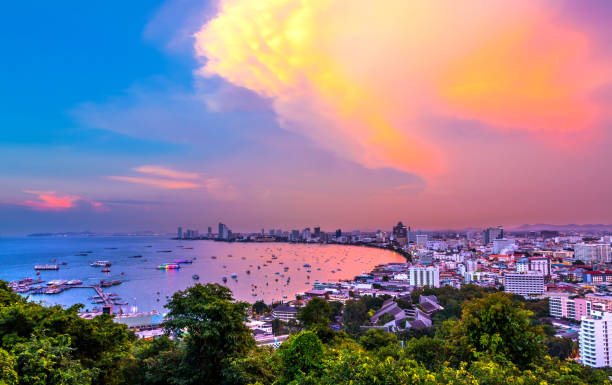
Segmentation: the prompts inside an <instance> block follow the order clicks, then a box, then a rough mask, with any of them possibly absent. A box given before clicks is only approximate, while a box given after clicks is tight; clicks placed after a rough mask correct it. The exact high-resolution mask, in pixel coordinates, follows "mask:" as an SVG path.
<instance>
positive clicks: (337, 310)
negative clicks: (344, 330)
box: [328, 301, 344, 321]
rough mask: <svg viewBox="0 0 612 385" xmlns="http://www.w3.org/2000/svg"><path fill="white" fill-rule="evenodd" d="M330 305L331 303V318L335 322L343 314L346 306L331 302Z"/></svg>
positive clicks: (338, 302)
mask: <svg viewBox="0 0 612 385" xmlns="http://www.w3.org/2000/svg"><path fill="white" fill-rule="evenodd" d="M328 303H329V308H330V309H331V313H330V315H329V318H330V319H331V320H332V321H335V319H336V317H338V316H339V315H341V314H342V308H343V307H344V305H342V302H340V301H330V302H328Z"/></svg>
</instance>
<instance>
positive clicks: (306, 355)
mask: <svg viewBox="0 0 612 385" xmlns="http://www.w3.org/2000/svg"><path fill="white" fill-rule="evenodd" d="M278 354H279V356H280V359H281V362H282V366H283V370H282V379H281V381H280V382H281V383H288V382H290V381H293V380H294V379H296V378H300V377H304V376H306V375H307V374H312V372H313V371H316V370H318V369H319V368H320V367H321V362H322V359H323V344H322V343H321V340H319V338H318V337H317V335H316V334H315V333H313V332H310V331H304V332H300V333H298V334H296V335H294V336H292V337H291V338H289V340H287V341H286V342H285V343H284V344H283V345H282V346H281V347H280V348H279V350H278Z"/></svg>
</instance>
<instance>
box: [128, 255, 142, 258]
mask: <svg viewBox="0 0 612 385" xmlns="http://www.w3.org/2000/svg"><path fill="white" fill-rule="evenodd" d="M128 258H142V255H132V256H131V257H128Z"/></svg>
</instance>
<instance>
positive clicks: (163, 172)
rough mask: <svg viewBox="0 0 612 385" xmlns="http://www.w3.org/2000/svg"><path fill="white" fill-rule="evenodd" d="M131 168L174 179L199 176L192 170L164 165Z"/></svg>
mask: <svg viewBox="0 0 612 385" xmlns="http://www.w3.org/2000/svg"><path fill="white" fill-rule="evenodd" d="M133 170H134V171H137V172H141V173H145V174H153V175H158V176H162V177H167V178H174V179H198V178H199V177H200V176H199V175H198V174H196V173H194V172H184V171H177V170H173V169H170V168H167V167H164V166H140V167H136V168H134V169H133Z"/></svg>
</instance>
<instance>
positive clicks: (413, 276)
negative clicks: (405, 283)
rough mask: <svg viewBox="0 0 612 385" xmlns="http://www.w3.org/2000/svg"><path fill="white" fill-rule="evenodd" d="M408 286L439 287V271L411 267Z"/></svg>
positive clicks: (429, 267) (428, 267)
mask: <svg viewBox="0 0 612 385" xmlns="http://www.w3.org/2000/svg"><path fill="white" fill-rule="evenodd" d="M410 284H411V285H412V286H415V287H423V286H433V287H440V269H438V268H437V267H434V266H427V267H425V266H420V265H419V266H412V267H411V268H410Z"/></svg>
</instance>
